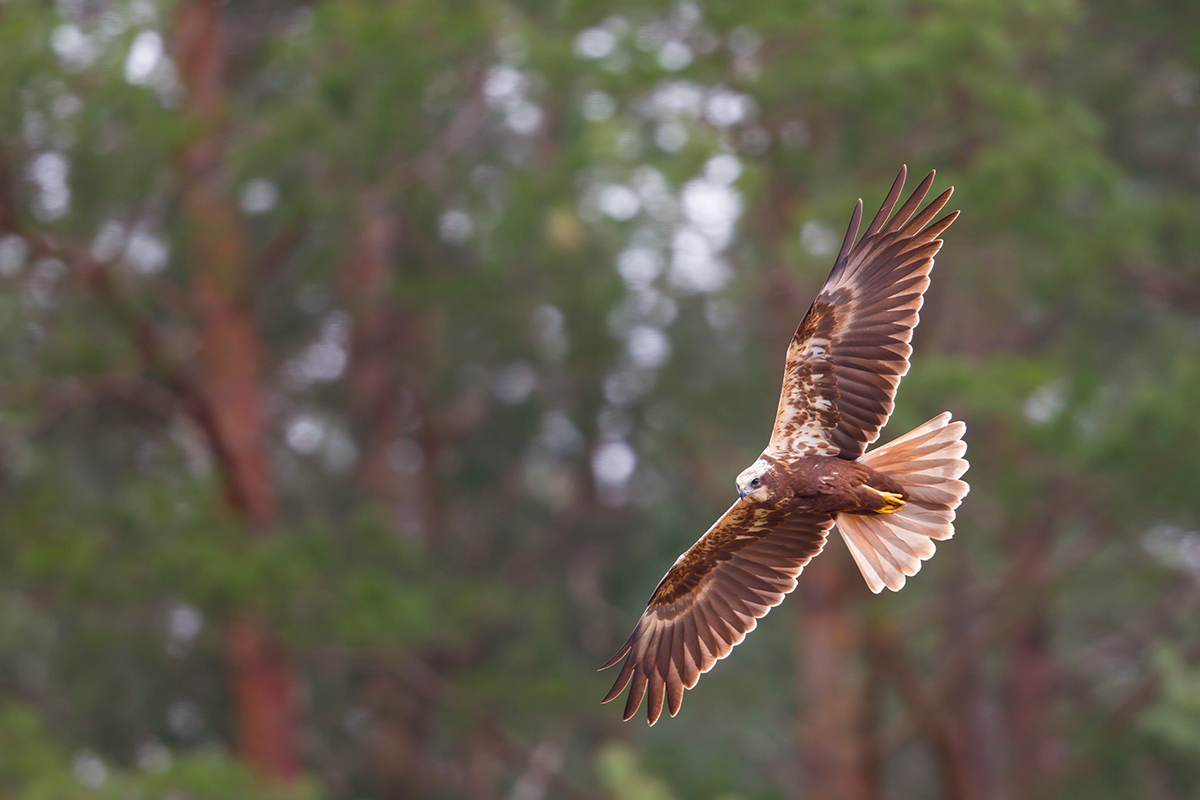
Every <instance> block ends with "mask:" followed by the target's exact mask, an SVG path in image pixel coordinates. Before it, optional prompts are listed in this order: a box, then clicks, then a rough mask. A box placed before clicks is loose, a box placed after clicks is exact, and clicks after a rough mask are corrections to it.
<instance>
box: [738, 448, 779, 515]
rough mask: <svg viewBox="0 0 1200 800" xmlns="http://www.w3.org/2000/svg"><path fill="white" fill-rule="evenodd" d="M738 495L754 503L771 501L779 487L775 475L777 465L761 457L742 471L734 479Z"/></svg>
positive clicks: (759, 503) (760, 503)
mask: <svg viewBox="0 0 1200 800" xmlns="http://www.w3.org/2000/svg"><path fill="white" fill-rule="evenodd" d="M734 485H736V486H737V492H738V497H740V498H742V500H744V501H745V502H747V503H751V504H753V505H764V504H766V503H769V502H771V500H772V498H774V497H775V490H776V489H777V488H778V481H777V480H776V477H775V467H774V466H773V465H772V464H771V463H770V462H769V461H766V460H765V459H762V458H760V459H759V460H758V461H755V462H754V463H753V464H751V465H750V466H748V467H746V469H744V470H743V471H742V474H741V475H738V476H737V480H736V481H734Z"/></svg>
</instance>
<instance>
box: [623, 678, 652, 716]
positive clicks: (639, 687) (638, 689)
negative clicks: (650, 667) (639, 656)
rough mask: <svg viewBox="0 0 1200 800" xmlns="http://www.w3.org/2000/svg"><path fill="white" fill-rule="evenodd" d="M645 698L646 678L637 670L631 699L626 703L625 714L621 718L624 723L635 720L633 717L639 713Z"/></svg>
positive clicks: (631, 689)
mask: <svg viewBox="0 0 1200 800" xmlns="http://www.w3.org/2000/svg"><path fill="white" fill-rule="evenodd" d="M645 696H646V676H645V675H643V674H642V673H640V672H637V671H636V670H635V671H634V673H633V685H632V686H631V687H630V689H629V699H628V700H626V701H625V713H624V714H623V715H622V716H621V721H622V722H629V720H631V719H633V715H634V714H636V713H637V710H638V707H639V706H641V704H642V698H644V697H645Z"/></svg>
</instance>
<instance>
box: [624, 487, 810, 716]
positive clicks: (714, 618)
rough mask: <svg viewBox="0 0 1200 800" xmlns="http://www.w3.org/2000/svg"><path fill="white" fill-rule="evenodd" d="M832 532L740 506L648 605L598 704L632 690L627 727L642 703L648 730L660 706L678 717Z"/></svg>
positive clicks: (802, 517)
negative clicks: (687, 696)
mask: <svg viewBox="0 0 1200 800" xmlns="http://www.w3.org/2000/svg"><path fill="white" fill-rule="evenodd" d="M832 525H833V520H832V518H831V517H830V516H829V515H827V514H807V513H796V514H791V515H784V514H782V513H781V512H777V511H767V510H765V509H762V508H757V507H752V506H749V505H747V504H745V503H743V502H741V501H738V502H736V503H734V504H733V506H732V507H731V508H730V509H729V510H728V511H726V512H725V514H724V515H723V516H722V517H721V518H720V519H719V520H718V521H717V522H716V524H715V525H713V526H712V528H710V529H709V531H708V532H707V533H706V534H704V536H702V537H701V538H700V540H699V541H698V542H696V544H694V545H692V547H691V548H689V549H688V551H687V552H686V553H684V554H683V555H682V556H680V557H679V559H678V560H677V561H676V562H675V565H674V566H673V567H671V569H670V570H669V571H668V572H667V574H666V575H665V576H664V577H663V579H662V581H661V582H660V583H659V585H658V588H657V589H655V590H654V594H653V595H652V596H651V598H650V603H649V605H648V606H647V607H646V611H645V612H644V613H643V614H642V617H641V619H639V620H638V623H637V626H636V627H635V628H634V629H633V633H632V634H631V635H630V637H629V639H628V640H627V641H626V642H625V644H624V645H623V646H622V647H621V649H620V650H619V651H617V654H616V655H615V656H613V658H612V659H611V660H610V661H609V662H608V663H607V664H605V665H604V667H602V669H607V668H608V667H611V666H613V665H615V664H616V663H617V662H618V661H620V660H621V659H622V658H624V659H625V663H624V664H623V665H622V667H621V672H620V674H619V675H618V676H617V680H616V683H614V684H613V687H612V690H611V691H610V692H609V693H608V696H606V697H605V698H604V702H605V703H607V702H609V701H610V700H613V699H614V698H616V697H617V695H619V694H620V693H621V692H622V691H624V689H625V687H626V686H631V688H630V690H629V698H628V700H627V701H626V703H625V714H624V718H625V719H626V720H628V719H630V718H631V717H632V716H633V715H634V714H636V713H637V710H638V708H639V707H640V706H641V704H642V700H643V698H648V700H649V702H648V707H647V709H646V714H647V719H648V720H649V722H650V724H651V725H653V724H654V723H655V722H657V721H658V718H659V716H660V715H661V714H662V709H663V703H664V702H665V703H666V705H667V709H668V711H669V712H670V714H671V716H675V714H676V713H678V711H679V706H680V704H681V703H682V702H683V691H684V689H691V688H692V687H693V686H695V685H696V682H697V681H698V680H699V679H700V676H701V675H702V674H703V673H705V672H708V671H709V670H710V669H712V667H713V665H714V664H716V663H717V661H719V660H720V659H722V658H724V657H725V656H727V655H729V653H730V651H731V650H733V648H734V646H736V645H737V644H739V643H741V641H742V640H743V639H744V638H746V634H747V633H749V632H750V631H752V630H754V628H755V626H757V624H758V622H757V620H758V619H760V618H761V617H763V616H765V615H766V613H767V612H768V611H770V610H771V609H772V608H773V607H775V606H777V605H779V603H780V602H782V601H783V598H784V596H785V595H787V594H788V593H789V592H791V591H792V590H793V589H795V588H796V578H797V576H799V574H800V572H801V571H802V570H803V569H804V566H805V565H806V564H807V563H808V562H809V561H810V560H811V559H812V558H813V556H815V555H817V553H820V552H821V548H822V547H824V546H825V538H826V536H827V535H828V533H829V528H830V527H831V526H832Z"/></svg>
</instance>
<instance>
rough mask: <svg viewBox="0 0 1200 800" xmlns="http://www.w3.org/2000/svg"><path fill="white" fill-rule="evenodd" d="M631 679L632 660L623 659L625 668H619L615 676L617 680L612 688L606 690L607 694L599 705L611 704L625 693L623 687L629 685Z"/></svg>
mask: <svg viewBox="0 0 1200 800" xmlns="http://www.w3.org/2000/svg"><path fill="white" fill-rule="evenodd" d="M632 677H633V659H631V658H627V659H625V666H623V667H621V672H620V673H619V674H618V675H617V680H616V682H615V683H614V684H613V686H612V688H611V689H609V690H608V694H606V695H604V699H603V700H601V701H600V705H604V704H605V703H609V702H612V701H613V700H616V699H617V695H619V694H620V693H621V692H623V691H625V687H626V686H628V685H629V679H630V678H632Z"/></svg>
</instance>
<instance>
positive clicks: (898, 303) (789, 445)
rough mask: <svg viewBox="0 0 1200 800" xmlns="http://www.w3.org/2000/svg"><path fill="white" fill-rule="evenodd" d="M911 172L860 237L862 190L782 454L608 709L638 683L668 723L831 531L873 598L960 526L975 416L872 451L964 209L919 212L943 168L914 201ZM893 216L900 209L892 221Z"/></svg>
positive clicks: (799, 336)
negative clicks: (905, 192) (945, 241)
mask: <svg viewBox="0 0 1200 800" xmlns="http://www.w3.org/2000/svg"><path fill="white" fill-rule="evenodd" d="M905 175H906V169H904V168H902V169H901V170H900V174H899V175H897V176H896V180H895V182H894V183H893V184H892V188H891V191H889V192H888V195H887V199H886V200H884V201H883V206H882V207H881V208H880V209H879V213H878V214H876V215H875V218H874V219H873V220H872V221H871V224H870V225H868V226H867V230H866V233H865V234H863V237H862V239H860V240H859V241H858V244H857V245H856V244H855V243H854V241H855V238H856V237H857V235H858V228H859V223H860V222H861V221H862V208H863V205H862V200H859V201H858V205H857V206H856V207H855V209H854V214H853V216H852V217H851V218H850V227H849V229H848V230H847V231H846V238H845V240H844V241H843V242H842V248H841V251H840V252H839V253H838V255H837V260H836V261H835V262H834V265H833V271H832V272H830V273H829V278H828V279H827V280H826V281H825V285H824V286H823V287H822V289H821V291H820V293H819V294H818V295H817V299H816V300H815V301H813V304H812V307H811V308H809V310H808V313H807V314H805V315H804V319H803V321H801V323H800V327H799V328H798V329H797V330H796V334H795V336H793V337H792V341H791V344H790V345H789V346H788V351H787V365H786V367H785V369H784V374H783V391H782V393H781V394H780V397H779V410H778V411H777V412H776V415H775V428H774V430H773V431H772V432H771V441H770V442H769V443H768V444H767V449H766V450H764V451H763V453H762V455H761V456H759V457H758V460H756V461H755V462H754V463H753V464H751V465H750V466H749V467H747V468H746V470H745V471H744V472H742V474H740V475H738V477H737V481H736V485H737V493H738V499H737V501H735V502H734V504H733V505H732V506H731V507H730V508H729V510H728V511H726V512H725V514H724V515H723V516H722V517H721V518H720V519H719V520H717V522H716V523H715V524H714V525H713V526H712V527H711V528H710V529H709V530H708V532H707V533H705V534H704V536H702V537H701V538H700V541H698V542H696V543H695V544H694V545H692V546H691V548H689V549H688V551H687V552H686V553H684V554H683V555H681V556H680V557H679V558H678V559H677V560H676V561H675V565H674V566H672V567H671V569H670V571H668V572H667V574H666V575H665V576H664V577H663V579H662V581H661V582H660V583H659V584H658V587H657V588H656V589H655V590H654V594H653V595H652V596H651V597H650V603H649V605H648V606H647V608H646V611H645V612H644V613H643V614H642V616H641V619H639V620H638V623H637V626H636V627H634V629H633V633H632V634H631V635H630V637H629V639H628V640H627V641H626V642H625V644H624V645H622V646H621V649H620V650H619V651H618V652H617V654H616V655H615V656H613V658H612V660H611V661H609V662H608V663H607V664H605V665H604V666H603V667H601V669H607V668H608V667H611V666H613V665H615V664H616V663H617V662H619V661H620V660H621V659H622V658H624V659H625V663H624V665H623V666H622V667H621V672H620V674H619V675H618V676H617V681H616V683H615V684H614V685H613V687H612V690H611V691H610V692H609V693H608V696H607V697H605V698H604V701H603V702H605V703H607V702H609V701H610V700H612V699H614V698H615V697H617V695H619V694H620V693H621V692H622V691H623V690H624V689H625V687H626V686H630V687H631V688H630V690H629V699H628V701H627V702H626V703H625V714H624V718H625V719H626V720H628V719H629V718H631V717H632V716H633V715H634V714H636V713H637V710H638V707H639V706H640V705H641V704H642V699H643V698H645V697H648V698H649V703H648V708H647V718H648V719H649V721H650V724H651V725H653V724H654V723H655V722H657V721H658V718H659V716H660V715H661V714H662V709H663V701H664V699H665V701H666V704H667V708H668V710H669V711H670V713H671V716H675V714H676V713H677V712H678V711H679V706H680V704H681V703H682V702H683V690H684V689H691V688H692V687H693V686H695V685H696V682H697V681H698V680H699V679H700V675H701V674H702V673H705V672H707V671H708V670H710V669H712V667H713V665H714V664H716V662H717V661H718V660H719V659H722V658H724V657H725V656H727V655H729V652H730V651H731V650H732V649H733V648H734V646H735V645H737V644H740V643H741V641H742V640H743V639H744V638H746V634H747V633H749V632H750V631H752V630H754V628H755V626H756V625H757V624H758V623H757V620H758V618H759V617H762V616H764V615H765V614H766V613H767V612H768V611H770V610H771V609H772V608H773V607H774V606H777V605H779V603H780V602H782V601H783V598H784V595H786V594H787V593H788V592H790V591H792V590H793V589H795V588H796V579H797V577H798V576H799V575H800V572H801V570H803V569H804V566H805V565H806V564H808V562H809V561H810V560H811V559H812V558H813V557H814V556H816V555H817V554H818V553H820V552H821V550H822V548H824V546H825V539H826V537H827V536H828V534H829V529H830V528H832V527H833V526H834V525H837V527H838V530H839V531H840V532H841V534H842V539H844V540H845V542H846V545H847V546H848V547H849V548H850V553H851V555H852V556H853V557H854V561H855V562H856V563H857V564H858V568H859V569H860V570H861V571H862V574H863V577H864V578H865V579H866V581H867V586H868V587H870V589H871V591H872V592H876V593H878V592H880V591H882V589H883V587H885V586H886V587H888V588H889V589H891V590H893V591H896V590H899V589H900V588H901V587H902V586H904V580H905V577H906V576H909V575H914V574H916V572H917V570H919V569H920V568H921V562H922V561H924V560H925V559H927V558H929V557H930V556H932V555H933V552H934V544H933V542H934V540H939V541H940V540H943V539H949V538H950V537H951V536H953V535H954V526H953V524H952V523H953V521H954V509H955V508H957V507H958V504H959V503H960V502H961V501H962V499H963V497H964V496H966V494H967V489H968V487H967V484H966V483H965V482H964V481H961V480H959V478H961V477H962V475H963V473H964V472H966V471H967V462H966V461H965V460H963V456H964V455H965V454H966V451H967V445H966V442H964V441H962V436H963V433H965V432H966V426H965V425H964V424H963V423H962V422H951V421H950V414H949V413H944V414H941V415H939V416H937V417H934V418H933V419H931V420H930V421H929V422H926V423H925V424H924V425H921V426H920V427H918V428H917V429H915V430H913V431H910V432H909V433H906V434H905V435H903V436H901V437H900V438H898V439H896V440H894V441H892V442H890V443H888V444H886V445H883V446H882V447H877V448H875V449H874V450H872V451H871V452H869V453H867V452H865V450H866V448H867V445H869V444H871V443H872V442H874V441H875V440H876V439H877V438H879V431H880V429H881V428H883V426H884V425H885V424H886V423H887V420H888V417H889V416H890V415H891V413H892V409H893V408H894V406H895V403H894V398H895V395H896V387H897V386H898V385H899V384H900V378H901V376H903V375H904V374H905V373H907V372H908V367H909V363H908V357H909V356H910V355H911V354H912V346H911V345H910V344H909V342H911V341H912V332H913V328H915V327H916V325H917V322H918V316H917V312H918V311H920V309H921V303H922V302H923V299H924V294H925V290H926V288H928V287H929V272H930V270H931V269H932V268H933V257H934V255H935V254H936V253H937V252H938V250H940V249H941V247H942V240H941V239H939V238H938V236H939V235H940V234H941V233H942V231H944V230H946V228H948V227H949V226H950V223H952V222H954V219H955V217H957V216H958V212H957V211H955V212H954V213H951V214H947V215H946V216H944V217H942V218H941V219H939V220H937V221H936V222H932V223H931V220H932V219H933V218H934V217H935V216H937V214H938V212H939V211H941V210H942V207H943V206H945V205H946V201H947V200H949V199H950V195H951V193H952V192H953V191H954V190H953V188H950V189H947V190H946V191H945V192H943V193H942V194H940V195H938V197H937V198H935V199H934V200H933V201H932V202H930V203H929V205H927V206H926V207H925V208H924V209H923V210H921V211H920V213H917V214H916V215H915V216H914V212H916V210H917V207H918V206H919V205H920V204H921V202H922V201H923V200H924V199H925V195H926V193H928V191H929V187H930V186H931V185H932V184H933V176H934V173H932V172H930V173H929V175H928V176H926V178H925V180H923V181H921V185H920V186H918V187H917V189H916V191H914V192H913V193H912V195H911V196H910V197H909V198H908V200H907V201H906V202H905V203H904V205H903V206H901V208H900V210H899V211H898V212H896V214H895V216H891V213H892V209H893V208H895V206H896V201H897V200H898V199H899V197H900V191H901V189H902V188H903V187H904V178H905ZM889 217H890V219H889Z"/></svg>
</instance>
